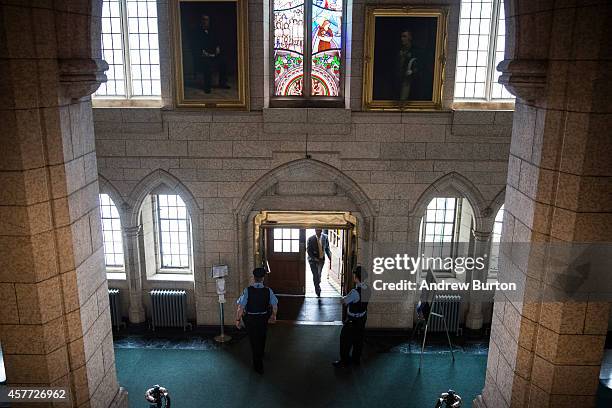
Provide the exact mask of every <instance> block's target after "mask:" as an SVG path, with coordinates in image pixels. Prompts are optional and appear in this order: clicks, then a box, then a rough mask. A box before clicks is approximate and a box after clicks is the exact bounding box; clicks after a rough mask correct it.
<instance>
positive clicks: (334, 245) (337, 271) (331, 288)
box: [304, 228, 345, 298]
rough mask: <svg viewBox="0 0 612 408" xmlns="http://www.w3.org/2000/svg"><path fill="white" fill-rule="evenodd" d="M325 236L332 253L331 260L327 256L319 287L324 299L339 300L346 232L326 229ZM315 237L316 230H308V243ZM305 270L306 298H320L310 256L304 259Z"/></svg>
mask: <svg viewBox="0 0 612 408" xmlns="http://www.w3.org/2000/svg"><path fill="white" fill-rule="evenodd" d="M323 234H324V235H326V236H327V240H328V242H329V249H330V253H331V260H330V259H329V257H328V256H327V255H326V256H325V265H324V266H323V270H322V271H321V280H320V283H319V286H320V288H321V294H320V295H321V296H320V297H322V298H338V297H340V291H341V286H342V276H343V273H344V270H343V267H344V265H343V262H342V260H343V253H342V252H343V250H344V248H343V243H344V235H345V232H344V230H341V229H325V230H323ZM313 235H315V229H314V228H308V229H306V242H308V238H310V237H312V236H313ZM304 262H305V265H306V267H305V269H306V291H305V296H306V297H318V296H317V294H316V291H315V284H314V279H313V274H312V270H311V267H310V264H309V263H308V254H306V256H305V257H304Z"/></svg>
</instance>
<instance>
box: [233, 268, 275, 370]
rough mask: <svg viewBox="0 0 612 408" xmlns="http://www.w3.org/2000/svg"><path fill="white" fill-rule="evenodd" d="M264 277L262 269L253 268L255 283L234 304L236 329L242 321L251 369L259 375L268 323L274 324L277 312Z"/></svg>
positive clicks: (245, 289) (271, 293)
mask: <svg viewBox="0 0 612 408" xmlns="http://www.w3.org/2000/svg"><path fill="white" fill-rule="evenodd" d="M264 276H266V270H265V269H264V268H255V269H254V270H253V280H254V281H255V282H254V283H253V284H252V285H251V286H249V287H246V288H244V291H243V292H242V295H241V296H240V298H238V301H237V302H236V303H237V305H238V308H237V310H236V327H237V328H238V329H240V327H241V322H242V321H244V325H245V327H246V331H247V334H248V335H249V342H250V343H251V352H252V354H253V369H254V370H255V371H256V372H257V373H259V374H263V355H264V350H265V348H266V334H267V331H268V323H275V322H276V313H277V312H278V299H277V298H276V295H275V294H274V292H273V291H272V289H270V288H268V287H266V286H264V284H263V280H264Z"/></svg>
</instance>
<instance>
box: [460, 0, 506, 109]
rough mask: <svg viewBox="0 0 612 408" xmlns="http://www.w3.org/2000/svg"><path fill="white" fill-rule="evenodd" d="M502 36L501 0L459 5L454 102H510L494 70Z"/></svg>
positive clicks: (475, 0)
mask: <svg viewBox="0 0 612 408" xmlns="http://www.w3.org/2000/svg"><path fill="white" fill-rule="evenodd" d="M505 36H506V26H505V15H504V1H503V0H462V1H461V18H460V20H459V39H458V41H457V71H456V74H455V100H458V101H462V100H464V101H479V100H480V101H512V100H514V96H512V94H510V92H508V91H507V90H506V89H505V88H504V87H503V86H502V85H501V84H500V83H499V76H500V75H501V73H500V72H498V71H497V70H496V67H497V64H499V63H500V62H501V61H502V60H503V59H504V48H505V39H506V37H505Z"/></svg>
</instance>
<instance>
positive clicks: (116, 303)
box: [108, 288, 122, 330]
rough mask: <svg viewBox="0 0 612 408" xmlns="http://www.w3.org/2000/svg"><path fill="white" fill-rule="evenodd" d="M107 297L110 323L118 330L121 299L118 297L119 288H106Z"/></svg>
mask: <svg viewBox="0 0 612 408" xmlns="http://www.w3.org/2000/svg"><path fill="white" fill-rule="evenodd" d="M108 299H109V301H110V314H111V323H112V325H113V326H114V327H116V328H117V330H119V326H121V323H122V322H121V299H119V289H111V288H109V289H108Z"/></svg>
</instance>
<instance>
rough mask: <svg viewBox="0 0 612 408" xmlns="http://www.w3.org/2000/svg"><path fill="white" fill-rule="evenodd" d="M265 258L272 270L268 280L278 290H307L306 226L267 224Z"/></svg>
mask: <svg viewBox="0 0 612 408" xmlns="http://www.w3.org/2000/svg"><path fill="white" fill-rule="evenodd" d="M265 249H266V252H265V253H266V260H267V262H268V267H269V269H270V273H269V274H268V275H267V284H268V286H269V287H271V288H272V289H273V290H274V292H275V293H279V294H287V295H304V294H305V293H306V230H305V229H303V228H290V227H282V228H265Z"/></svg>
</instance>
